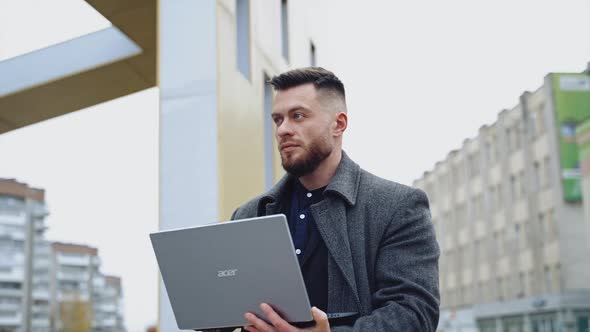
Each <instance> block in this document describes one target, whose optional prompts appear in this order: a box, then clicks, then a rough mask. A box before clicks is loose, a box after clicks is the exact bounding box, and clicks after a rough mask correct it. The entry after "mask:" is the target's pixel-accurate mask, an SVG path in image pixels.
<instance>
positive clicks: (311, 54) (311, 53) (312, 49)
mask: <svg viewBox="0 0 590 332" xmlns="http://www.w3.org/2000/svg"><path fill="white" fill-rule="evenodd" d="M309 64H310V66H312V67H316V66H317V59H316V55H315V44H314V43H313V42H311V43H310V45H309Z"/></svg>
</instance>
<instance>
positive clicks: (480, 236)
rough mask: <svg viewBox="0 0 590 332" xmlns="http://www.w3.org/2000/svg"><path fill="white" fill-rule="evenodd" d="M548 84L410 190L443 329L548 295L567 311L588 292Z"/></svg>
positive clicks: (582, 234)
mask: <svg viewBox="0 0 590 332" xmlns="http://www.w3.org/2000/svg"><path fill="white" fill-rule="evenodd" d="M551 77H552V76H551V75H548V76H547V77H546V79H545V82H544V85H543V86H541V87H540V88H539V89H537V90H536V91H534V92H525V93H523V95H522V96H521V98H520V100H519V102H518V104H517V105H516V106H514V107H513V108H511V109H507V110H503V111H502V112H500V114H499V115H498V119H497V121H496V122H495V123H493V124H491V125H489V126H487V125H486V126H482V127H481V128H480V130H479V133H478V135H477V136H476V137H475V138H470V139H466V140H465V141H464V142H463V145H462V147H461V148H460V149H459V150H455V151H451V152H450V153H449V154H448V156H447V158H446V159H445V160H444V161H441V162H438V163H437V164H436V166H435V167H434V169H433V170H432V171H429V172H425V173H424V176H423V177H422V178H420V179H418V180H416V181H415V183H414V184H415V185H416V186H418V187H420V188H422V189H424V190H425V191H426V192H427V194H428V196H429V198H430V202H431V212H432V216H433V223H434V226H435V229H436V232H437V236H438V239H439V242H440V243H441V250H442V252H441V259H440V273H441V276H440V285H441V297H442V298H441V308H442V309H443V311H444V312H445V313H446V314H445V315H443V316H441V317H442V319H441V324H442V325H441V326H442V327H444V326H446V327H447V329H449V327H451V328H450V330H458V327H455V328H454V329H453V327H452V326H453V323H452V321H453V319H454V322H455V325H456V324H458V323H457V322H458V320H457V318H456V317H463V318H462V321H463V322H462V323H461V324H463V326H464V327H465V321H466V320H465V317H467V316H469V312H470V310H471V308H473V307H475V308H476V310H475V311H473V312H472V315H473V319H472V323H473V326H472V327H474V324H475V317H477V316H478V315H485V317H488V318H489V317H490V316H491V317H494V310H496V311H497V314H498V315H500V314H502V315H506V314H509V313H511V314H512V315H517V314H519V311H518V310H521V311H522V310H524V308H527V310H528V309H531V305H532V304H531V303H533V302H534V301H533V300H534V299H536V298H537V299H538V298H539V297H544V296H550V295H556V294H557V296H558V297H559V296H561V298H562V300H563V301H562V303H563V305H564V306H565V305H566V303H568V301H569V300H567V299H569V298H570V296H573V295H574V294H587V290H589V289H590V284H589V283H588V280H590V275H589V273H590V260H589V259H587V257H590V252H589V251H588V245H587V243H588V242H589V241H588V240H589V239H590V238H589V237H588V232H586V231H585V229H586V227H585V222H584V211H583V208H582V205H581V204H580V203H568V202H565V201H564V199H563V192H562V188H561V171H560V161H559V148H558V137H559V136H558V135H559V132H558V127H557V125H556V121H555V109H554V107H555V106H554V101H553V94H552V93H553V84H552V82H551ZM585 296H587V295H585ZM584 299H585V298H584ZM589 299H590V298H589ZM587 300H588V299H587ZM587 300H584V301H586V302H588V301H587ZM523 301H524V302H523ZM558 302H559V301H558ZM582 302H583V301H582ZM523 303H524V304H523ZM576 303H578V302H576ZM584 305H586V304H584ZM582 307H583V305H582ZM500 309H501V310H500ZM531 310H532V309H531ZM555 310H556V311H555V312H556V314H555V315H556V316H555V317H557V316H559V315H566V314H567V313H568V311H567V310H570V309H567V310H566V309H564V307H559V306H557V307H556V308H555ZM560 310H562V311H560ZM525 311H526V310H525ZM449 312H450V313H451V314H449ZM557 312H560V314H559V315H558V314H557ZM457 313H461V314H457ZM521 313H522V312H521ZM570 316H571V315H570ZM445 317H446V318H445ZM559 317H561V316H559ZM564 317H565V316H564ZM562 318H563V317H561V318H559V321H560V322H562V321H564V320H563V319H565V318H563V319H562ZM556 319H557V318H556ZM443 320H446V321H443ZM512 323H514V322H512ZM512 323H510V322H508V323H506V324H508V325H510V324H512ZM514 324H516V323H514ZM527 324H528V323H527ZM529 325H530V324H529Z"/></svg>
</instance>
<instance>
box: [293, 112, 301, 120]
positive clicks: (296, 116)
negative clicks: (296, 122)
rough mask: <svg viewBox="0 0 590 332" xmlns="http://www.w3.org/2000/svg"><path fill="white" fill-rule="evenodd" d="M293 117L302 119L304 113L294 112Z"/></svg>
mask: <svg viewBox="0 0 590 332" xmlns="http://www.w3.org/2000/svg"><path fill="white" fill-rule="evenodd" d="M293 118H295V119H302V118H303V114H301V113H294V114H293Z"/></svg>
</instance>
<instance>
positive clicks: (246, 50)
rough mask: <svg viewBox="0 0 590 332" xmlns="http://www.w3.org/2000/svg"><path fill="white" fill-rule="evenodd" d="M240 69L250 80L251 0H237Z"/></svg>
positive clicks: (237, 40) (238, 59)
mask: <svg viewBox="0 0 590 332" xmlns="http://www.w3.org/2000/svg"><path fill="white" fill-rule="evenodd" d="M236 28H237V30H236V37H237V38H236V42H237V45H236V50H237V61H238V70H239V71H240V73H242V75H244V77H246V79H247V80H250V0H236Z"/></svg>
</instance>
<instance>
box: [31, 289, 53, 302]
mask: <svg viewBox="0 0 590 332" xmlns="http://www.w3.org/2000/svg"><path fill="white" fill-rule="evenodd" d="M33 299H35V300H49V289H34V290H33Z"/></svg>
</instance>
